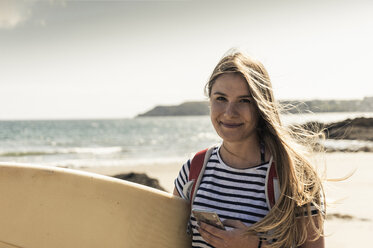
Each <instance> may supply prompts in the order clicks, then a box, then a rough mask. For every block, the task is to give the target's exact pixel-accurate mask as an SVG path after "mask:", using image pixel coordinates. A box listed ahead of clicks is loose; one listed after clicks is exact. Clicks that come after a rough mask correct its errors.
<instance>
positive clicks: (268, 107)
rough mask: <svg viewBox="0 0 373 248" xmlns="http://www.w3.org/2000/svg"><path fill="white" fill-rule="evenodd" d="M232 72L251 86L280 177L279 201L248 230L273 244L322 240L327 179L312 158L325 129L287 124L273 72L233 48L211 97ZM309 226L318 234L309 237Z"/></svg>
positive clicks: (213, 78)
mask: <svg viewBox="0 0 373 248" xmlns="http://www.w3.org/2000/svg"><path fill="white" fill-rule="evenodd" d="M228 73H232V74H238V75H241V76H242V77H243V78H244V79H245V80H246V82H247V83H248V85H249V89H250V93H251V96H252V97H253V99H254V104H255V105H256V107H257V110H258V113H259V121H258V125H257V132H258V136H259V138H260V140H261V141H262V142H264V144H265V146H266V147H267V149H268V150H269V152H270V153H271V154H272V156H273V159H274V160H273V161H274V162H275V165H276V169H277V174H278V177H279V180H280V189H281V195H280V197H279V199H278V200H277V202H276V204H275V206H274V207H273V208H272V209H271V211H270V212H269V213H268V214H267V215H266V216H265V217H264V218H263V219H262V220H260V221H259V222H257V223H255V224H254V225H252V226H250V227H249V229H248V232H249V233H256V234H258V235H262V236H264V237H266V238H267V240H276V241H275V242H273V243H271V244H270V247H274V248H277V247H293V246H295V247H297V246H300V245H302V244H303V243H305V242H306V240H307V239H311V240H316V239H318V238H319V237H320V235H322V234H323V221H324V219H325V209H324V206H325V202H324V201H323V200H322V199H325V197H324V191H323V188H322V180H321V179H320V177H319V176H318V175H317V173H316V170H315V169H314V167H313V165H312V163H311V162H310V160H309V158H310V155H311V154H312V152H314V151H315V147H319V146H316V144H317V140H319V139H320V138H323V136H322V134H321V131H320V132H318V133H317V132H311V131H307V130H305V129H303V128H301V127H300V126H298V127H296V128H294V127H292V128H290V127H287V126H285V125H283V124H282V123H281V120H280V110H281V106H280V105H279V104H278V103H277V102H276V101H275V99H274V96H273V90H272V84H271V81H270V78H269V75H268V72H267V71H266V69H265V68H264V66H263V65H262V64H261V63H260V62H259V61H256V60H254V59H253V58H251V57H249V56H247V55H244V54H243V53H242V52H239V51H233V52H231V53H230V54H228V55H226V56H225V57H223V58H222V59H221V60H220V62H219V63H218V64H217V66H216V67H215V69H214V71H213V73H212V75H211V77H210V80H209V81H208V83H207V84H206V87H205V93H206V95H207V96H208V97H210V96H211V89H212V86H213V84H214V83H215V81H216V79H217V78H218V77H220V76H221V75H223V74H228ZM311 205H313V206H315V207H316V208H317V209H318V214H317V215H314V216H311V210H310V206H311ZM310 227H311V228H313V230H314V232H312V233H315V235H313V236H311V237H307V229H308V230H310ZM311 230H312V229H311ZM308 235H309V234H308Z"/></svg>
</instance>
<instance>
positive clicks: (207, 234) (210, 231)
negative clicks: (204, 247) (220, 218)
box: [198, 223, 224, 247]
mask: <svg viewBox="0 0 373 248" xmlns="http://www.w3.org/2000/svg"><path fill="white" fill-rule="evenodd" d="M198 231H199V233H200V234H201V236H202V238H203V239H204V240H205V241H206V242H207V243H209V244H210V245H212V246H214V247H220V246H221V245H223V244H224V240H223V239H222V238H220V237H219V236H218V234H217V233H216V231H217V232H220V231H222V230H220V229H218V228H215V227H213V226H210V225H208V224H205V223H201V225H200V227H199V230H198Z"/></svg>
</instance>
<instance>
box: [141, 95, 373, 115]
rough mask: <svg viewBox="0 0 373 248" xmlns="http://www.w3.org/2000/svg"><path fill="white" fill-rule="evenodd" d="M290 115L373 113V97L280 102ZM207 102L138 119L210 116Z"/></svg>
mask: <svg viewBox="0 0 373 248" xmlns="http://www.w3.org/2000/svg"><path fill="white" fill-rule="evenodd" d="M280 104H281V105H282V106H283V108H284V111H285V112H288V113H307V112H313V113H323V112H372V111H373V97H364V98H363V99H362V100H307V101H301V100H291V101H288V100H283V101H280ZM208 114H209V104H208V102H207V101H197V102H184V103H182V104H180V105H172V106H156V107H154V108H153V109H151V110H149V111H147V112H145V113H143V114H139V115H138V116H137V117H155V116H192V115H208Z"/></svg>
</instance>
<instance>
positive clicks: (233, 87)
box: [210, 74, 259, 142]
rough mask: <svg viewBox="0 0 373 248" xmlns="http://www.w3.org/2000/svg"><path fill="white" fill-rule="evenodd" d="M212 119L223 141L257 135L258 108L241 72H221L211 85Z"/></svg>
mask: <svg viewBox="0 0 373 248" xmlns="http://www.w3.org/2000/svg"><path fill="white" fill-rule="evenodd" d="M210 104H211V114H210V116H211V121H212V124H213V126H214V128H215V130H216V132H217V133H218V135H219V136H220V137H221V138H222V139H223V141H224V142H245V141H249V140H250V139H257V132H256V127H257V123H258V118H259V117H258V111H257V108H256V106H255V104H254V101H253V98H252V97H251V94H250V91H249V86H248V84H247V83H246V80H245V79H243V78H242V76H240V75H237V74H224V75H222V76H219V77H218V78H217V79H216V80H215V83H214V84H213V86H212V88H211V94H210Z"/></svg>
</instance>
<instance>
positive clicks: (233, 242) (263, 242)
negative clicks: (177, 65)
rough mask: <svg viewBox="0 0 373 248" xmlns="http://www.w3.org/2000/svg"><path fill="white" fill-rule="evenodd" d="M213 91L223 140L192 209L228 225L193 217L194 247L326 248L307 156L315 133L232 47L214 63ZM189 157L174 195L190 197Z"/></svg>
mask: <svg viewBox="0 0 373 248" xmlns="http://www.w3.org/2000/svg"><path fill="white" fill-rule="evenodd" d="M206 93H207V95H208V97H209V99H210V105H211V113H210V116H211V121H212V124H213V126H214V128H215V130H216V132H217V134H218V135H219V136H220V137H221V138H222V143H221V144H219V145H217V146H216V147H215V148H214V149H213V151H212V154H211V156H210V158H209V160H208V163H207V165H206V169H205V171H204V172H203V173H204V174H203V177H202V180H201V183H200V185H199V187H198V188H196V189H195V191H196V192H195V194H196V196H195V199H194V201H193V206H192V208H193V209H195V208H197V209H202V210H206V211H210V212H211V211H212V212H215V213H217V214H218V215H219V217H220V219H221V220H222V221H223V224H224V225H225V227H226V228H225V230H221V229H219V228H216V227H214V226H212V225H208V224H206V223H203V222H201V223H198V222H197V221H196V219H195V217H194V216H193V214H191V218H190V225H191V234H192V240H193V241H192V246H193V247H217V248H219V247H232V248H233V247H247V248H252V247H253V248H257V247H286V248H288V247H306V248H308V247H320V248H322V247H324V238H323V236H322V233H323V220H324V214H325V211H324V209H323V204H322V200H321V198H322V195H323V190H322V185H321V180H320V179H319V177H318V176H317V174H316V173H315V171H314V169H313V167H312V164H311V163H310V162H309V160H308V159H307V156H306V155H305V154H307V152H309V151H310V149H306V148H307V147H306V145H310V144H311V143H310V142H308V141H307V139H306V138H314V137H315V135H313V134H311V133H310V132H303V131H302V132H299V130H298V132H295V131H294V130H295V129H289V128H287V127H285V126H283V125H282V124H281V121H280V117H279V107H278V106H277V104H276V102H275V100H274V97H273V92H272V85H271V82H270V79H269V76H268V73H267V71H266V70H265V68H264V66H263V65H262V64H261V63H260V62H258V61H256V60H254V59H252V58H250V57H248V56H245V55H244V54H243V53H241V52H232V53H231V54H229V55H227V56H225V57H224V58H222V59H221V61H220V62H219V63H218V65H217V66H216V67H215V69H214V71H213V73H212V75H211V77H210V80H209V82H208V83H207V85H206ZM311 149H312V147H311ZM190 162H191V161H190V160H189V161H188V162H187V163H185V164H184V165H183V167H182V169H181V170H180V173H179V176H178V178H177V179H176V180H175V190H174V194H175V195H178V196H181V197H185V196H184V193H183V187H184V186H185V185H186V184H187V183H188V176H189V170H190ZM271 164H274V166H275V168H276V172H277V175H278V178H279V184H280V192H281V194H280V197H279V198H278V199H277V201H276V204H275V205H274V206H273V208H271V210H270V208H269V206H268V204H267V200H266V195H265V185H266V175H267V170H268V169H269V167H270V166H271Z"/></svg>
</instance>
